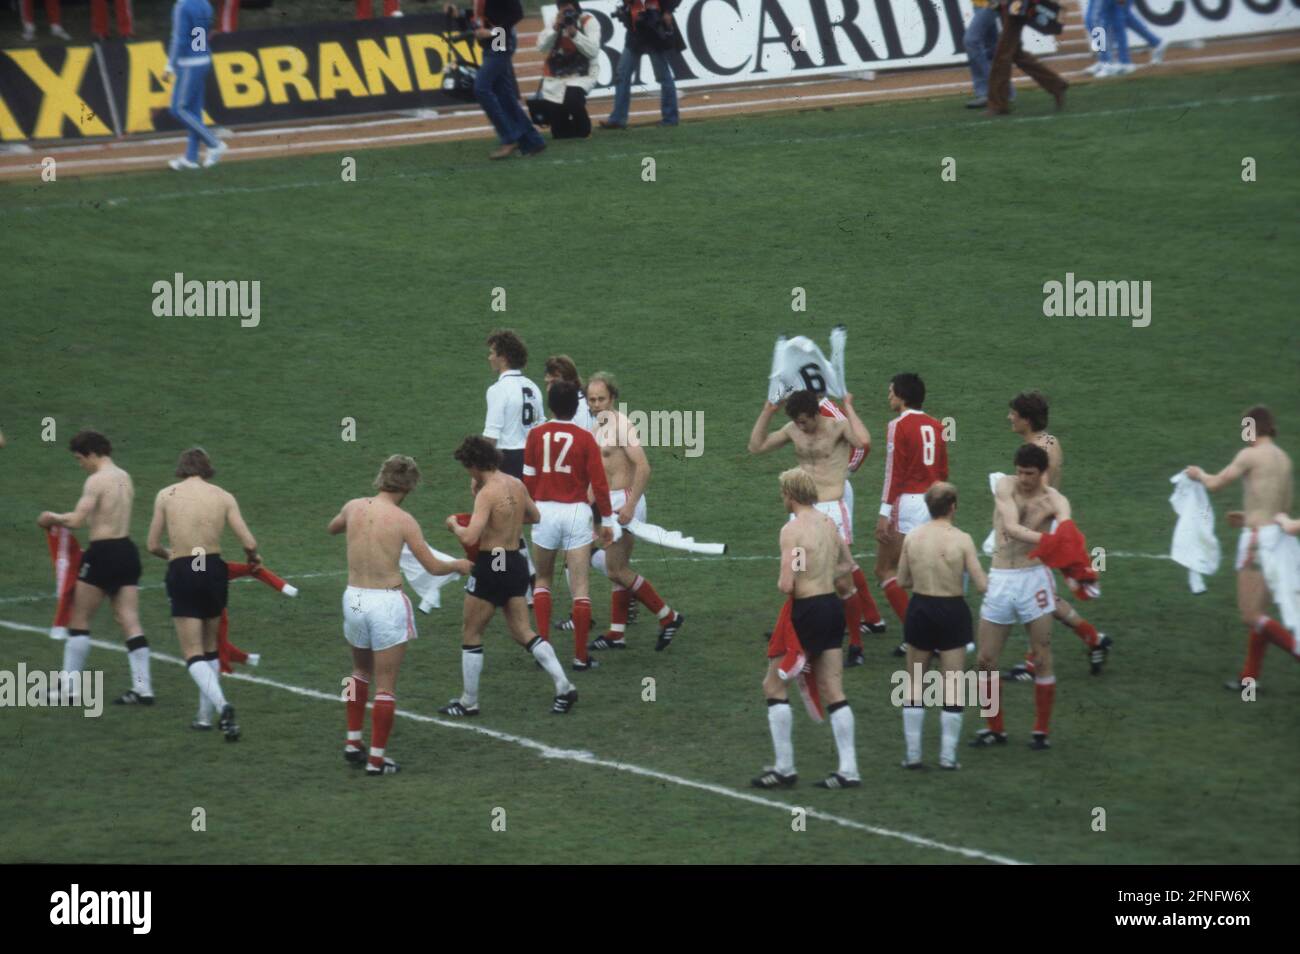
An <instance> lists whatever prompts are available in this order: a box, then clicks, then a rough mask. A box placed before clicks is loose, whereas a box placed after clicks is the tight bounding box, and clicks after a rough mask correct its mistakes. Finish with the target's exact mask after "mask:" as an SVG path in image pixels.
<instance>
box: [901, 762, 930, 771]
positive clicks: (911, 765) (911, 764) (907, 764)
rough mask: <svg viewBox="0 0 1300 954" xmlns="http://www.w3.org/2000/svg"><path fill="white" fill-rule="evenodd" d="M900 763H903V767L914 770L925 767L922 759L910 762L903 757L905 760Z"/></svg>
mask: <svg viewBox="0 0 1300 954" xmlns="http://www.w3.org/2000/svg"><path fill="white" fill-rule="evenodd" d="M899 764H900V765H902V766H903V768H905V769H911V770H912V771H913V772H915V771H917V770H919V769H923V768H925V763H924V762H922V761H921V760H920V759H917V760H916V761H915V762H909V761H907V759H903V761H902V762H901V763H899Z"/></svg>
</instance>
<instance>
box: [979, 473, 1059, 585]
mask: <svg viewBox="0 0 1300 954" xmlns="http://www.w3.org/2000/svg"><path fill="white" fill-rule="evenodd" d="M1007 484H1010V485H1011V495H1012V500H1013V501H1014V503H1015V507H1016V514H1017V518H1016V519H1017V520H1018V521H1019V523H1020V524H1021V526H1023V527H1024V528H1025V529H1027V530H1035V531H1037V532H1039V533H1046V532H1047V531H1048V530H1049V529H1051V526H1052V518H1053V515H1054V514H1055V513H1056V510H1057V507H1056V498H1057V497H1059V496H1060V492H1059V491H1057V490H1054V489H1053V488H1051V487H1047V486H1043V487H1041V488H1039V490H1037V491H1036V492H1035V493H1033V494H1030V495H1027V496H1026V495H1025V494H1023V493H1022V492H1021V491H1020V489H1019V487H1018V486H1017V485H1016V479H1015V478H1014V477H1003V478H1002V480H1001V481H999V482H998V486H999V488H1002V487H1004V486H1005V485H1007ZM993 530H994V532H995V533H996V534H997V537H996V539H997V547H996V548H995V549H994V551H993V563H992V567H993V569H995V570H1014V569H1021V568H1023V567H1027V566H1038V565H1039V561H1038V560H1036V559H1031V558H1030V556H1029V551H1030V550H1032V549H1034V544H1032V543H1025V542H1023V541H1021V540H1016V539H1013V538H1012V537H1011V536H1010V535H1009V534H1008V533H1007V532H1006V530H1005V529H1003V525H1002V515H1001V513H999V512H998V510H997V508H996V507H995V508H994V510H993Z"/></svg>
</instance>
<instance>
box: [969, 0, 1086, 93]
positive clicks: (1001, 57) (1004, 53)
mask: <svg viewBox="0 0 1300 954" xmlns="http://www.w3.org/2000/svg"><path fill="white" fill-rule="evenodd" d="M1025 22H1026V21H1025V18H1024V17H1013V16H1009V15H1008V14H1007V8H1006V7H1003V8H1002V35H1001V36H1000V37H998V48H997V50H996V51H994V53H993V67H992V69H990V70H989V109H990V110H992V111H993V112H996V113H1006V112H1010V110H1009V109H1008V107H1007V103H1008V100H1009V98H1010V96H1011V64H1012V63H1014V64H1015V65H1016V66H1018V67H1020V69H1021V71H1022V72H1024V73H1025V74H1026V75H1027V76H1029V77H1031V78H1032V79H1033V81H1034V82H1035V83H1037V84H1038V85H1039V86H1041V87H1042V88H1043V89H1045V90H1047V92H1049V93H1051V94H1052V95H1053V96H1058V97H1059V96H1060V95H1061V94H1062V93H1064V92H1065V89H1066V87H1068V86H1069V85H1070V84H1069V83H1067V82H1066V81H1065V80H1063V79H1061V77H1059V76H1057V75H1056V74H1055V73H1053V72H1052V71H1051V70H1050V69H1048V68H1047V67H1046V66H1044V65H1043V63H1042V62H1041V61H1039V59H1038V57H1036V56H1034V55H1033V54H1032V53H1026V52H1025V51H1024V49H1023V48H1022V47H1021V46H1020V33H1021V31H1023V30H1024V28H1025Z"/></svg>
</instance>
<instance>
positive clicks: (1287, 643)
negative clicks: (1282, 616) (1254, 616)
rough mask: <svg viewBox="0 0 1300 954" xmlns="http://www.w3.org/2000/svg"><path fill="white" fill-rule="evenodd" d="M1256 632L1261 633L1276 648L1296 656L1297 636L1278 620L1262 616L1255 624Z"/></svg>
mask: <svg viewBox="0 0 1300 954" xmlns="http://www.w3.org/2000/svg"><path fill="white" fill-rule="evenodd" d="M1255 632H1257V633H1260V634H1261V635H1262V636H1263V637H1264V638H1265V639H1267V640H1268V641H1269V642H1270V643H1272V644H1273V645H1274V646H1277V647H1278V648H1280V649H1285V650H1286V651H1287V652H1289V653H1290V654H1291V655H1293V656H1294V655H1295V636H1293V635H1292V634H1291V631H1290V630H1288V629H1287V628H1286V627H1285V626H1283V625H1282V624H1281V623H1279V622H1278V621H1277V620H1275V619H1269V618H1268V617H1267V616H1261V617H1260V618H1259V619H1258V620H1257V621H1256V622H1255Z"/></svg>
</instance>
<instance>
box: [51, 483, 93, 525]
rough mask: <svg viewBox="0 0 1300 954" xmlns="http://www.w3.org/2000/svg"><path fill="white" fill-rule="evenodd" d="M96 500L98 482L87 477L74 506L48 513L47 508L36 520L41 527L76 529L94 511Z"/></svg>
mask: <svg viewBox="0 0 1300 954" xmlns="http://www.w3.org/2000/svg"><path fill="white" fill-rule="evenodd" d="M98 500H99V484H98V482H97V481H96V480H95V478H94V477H87V478H86V483H85V485H84V486H83V487H82V489H81V499H80V500H78V501H77V505H76V506H75V507H73V508H72V509H71V510H69V511H68V512H67V513H50V512H49V511H48V510H47V511H46V512H45V513H43V514H41V516H40V518H39V519H38V520H37V521H36V522H37V523H38V524H40V525H41V526H42V527H52V526H60V527H67V528H68V529H69V530H76V529H77V528H78V527H83V526H85V524H86V521H87V520H89V519H90V515H91V514H92V513H94V512H95V504H96V502H98ZM42 521H44V522H42Z"/></svg>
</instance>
